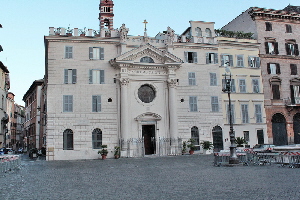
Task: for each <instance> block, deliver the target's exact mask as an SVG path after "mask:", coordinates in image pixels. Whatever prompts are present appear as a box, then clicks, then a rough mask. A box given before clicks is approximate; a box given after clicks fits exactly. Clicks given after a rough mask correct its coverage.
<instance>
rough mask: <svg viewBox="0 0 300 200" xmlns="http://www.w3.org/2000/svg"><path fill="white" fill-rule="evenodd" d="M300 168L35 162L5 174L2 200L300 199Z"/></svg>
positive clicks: (196, 162) (200, 159)
mask: <svg viewBox="0 0 300 200" xmlns="http://www.w3.org/2000/svg"><path fill="white" fill-rule="evenodd" d="M299 174H300V168H295V169H292V168H288V167H278V166H276V165H271V166H238V167H214V166H213V156H212V155H192V156H190V155H184V156H169V157H145V158H121V159H106V160H82V161H51V162H47V161H40V160H36V161H32V160H29V159H26V157H25V156H24V157H23V161H22V166H21V168H20V169H18V170H14V171H11V172H8V173H4V174H0V182H1V188H0V199H1V200H6V199H9V200H12V199H22V200H23V199H24V200H27V199H43V200H45V199H55V200H58V199H59V200H61V199H72V200H73V199H147V200H150V199H155V200H157V199H172V200H173V199H205V200H207V199H272V200H273V199H280V200H281V199H285V200H286V199H300V184H299Z"/></svg>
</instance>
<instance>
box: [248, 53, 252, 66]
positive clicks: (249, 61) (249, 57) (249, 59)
mask: <svg viewBox="0 0 300 200" xmlns="http://www.w3.org/2000/svg"><path fill="white" fill-rule="evenodd" d="M248 67H253V66H251V56H248Z"/></svg>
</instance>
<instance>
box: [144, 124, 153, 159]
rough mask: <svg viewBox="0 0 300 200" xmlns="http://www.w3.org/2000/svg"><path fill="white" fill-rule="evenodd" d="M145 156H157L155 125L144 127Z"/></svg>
mask: <svg viewBox="0 0 300 200" xmlns="http://www.w3.org/2000/svg"><path fill="white" fill-rule="evenodd" d="M142 134H143V138H144V147H145V155H151V154H155V125H142Z"/></svg>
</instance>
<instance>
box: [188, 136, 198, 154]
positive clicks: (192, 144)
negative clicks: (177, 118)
mask: <svg viewBox="0 0 300 200" xmlns="http://www.w3.org/2000/svg"><path fill="white" fill-rule="evenodd" d="M195 142H196V141H195V140H194V139H192V138H191V139H189V140H188V143H189V144H188V145H187V147H188V148H190V150H189V153H190V154H194V151H195V149H196V146H195Z"/></svg>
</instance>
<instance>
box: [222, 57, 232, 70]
mask: <svg viewBox="0 0 300 200" xmlns="http://www.w3.org/2000/svg"><path fill="white" fill-rule="evenodd" d="M225 64H226V66H231V67H233V56H232V55H226V54H222V55H221V66H225Z"/></svg>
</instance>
